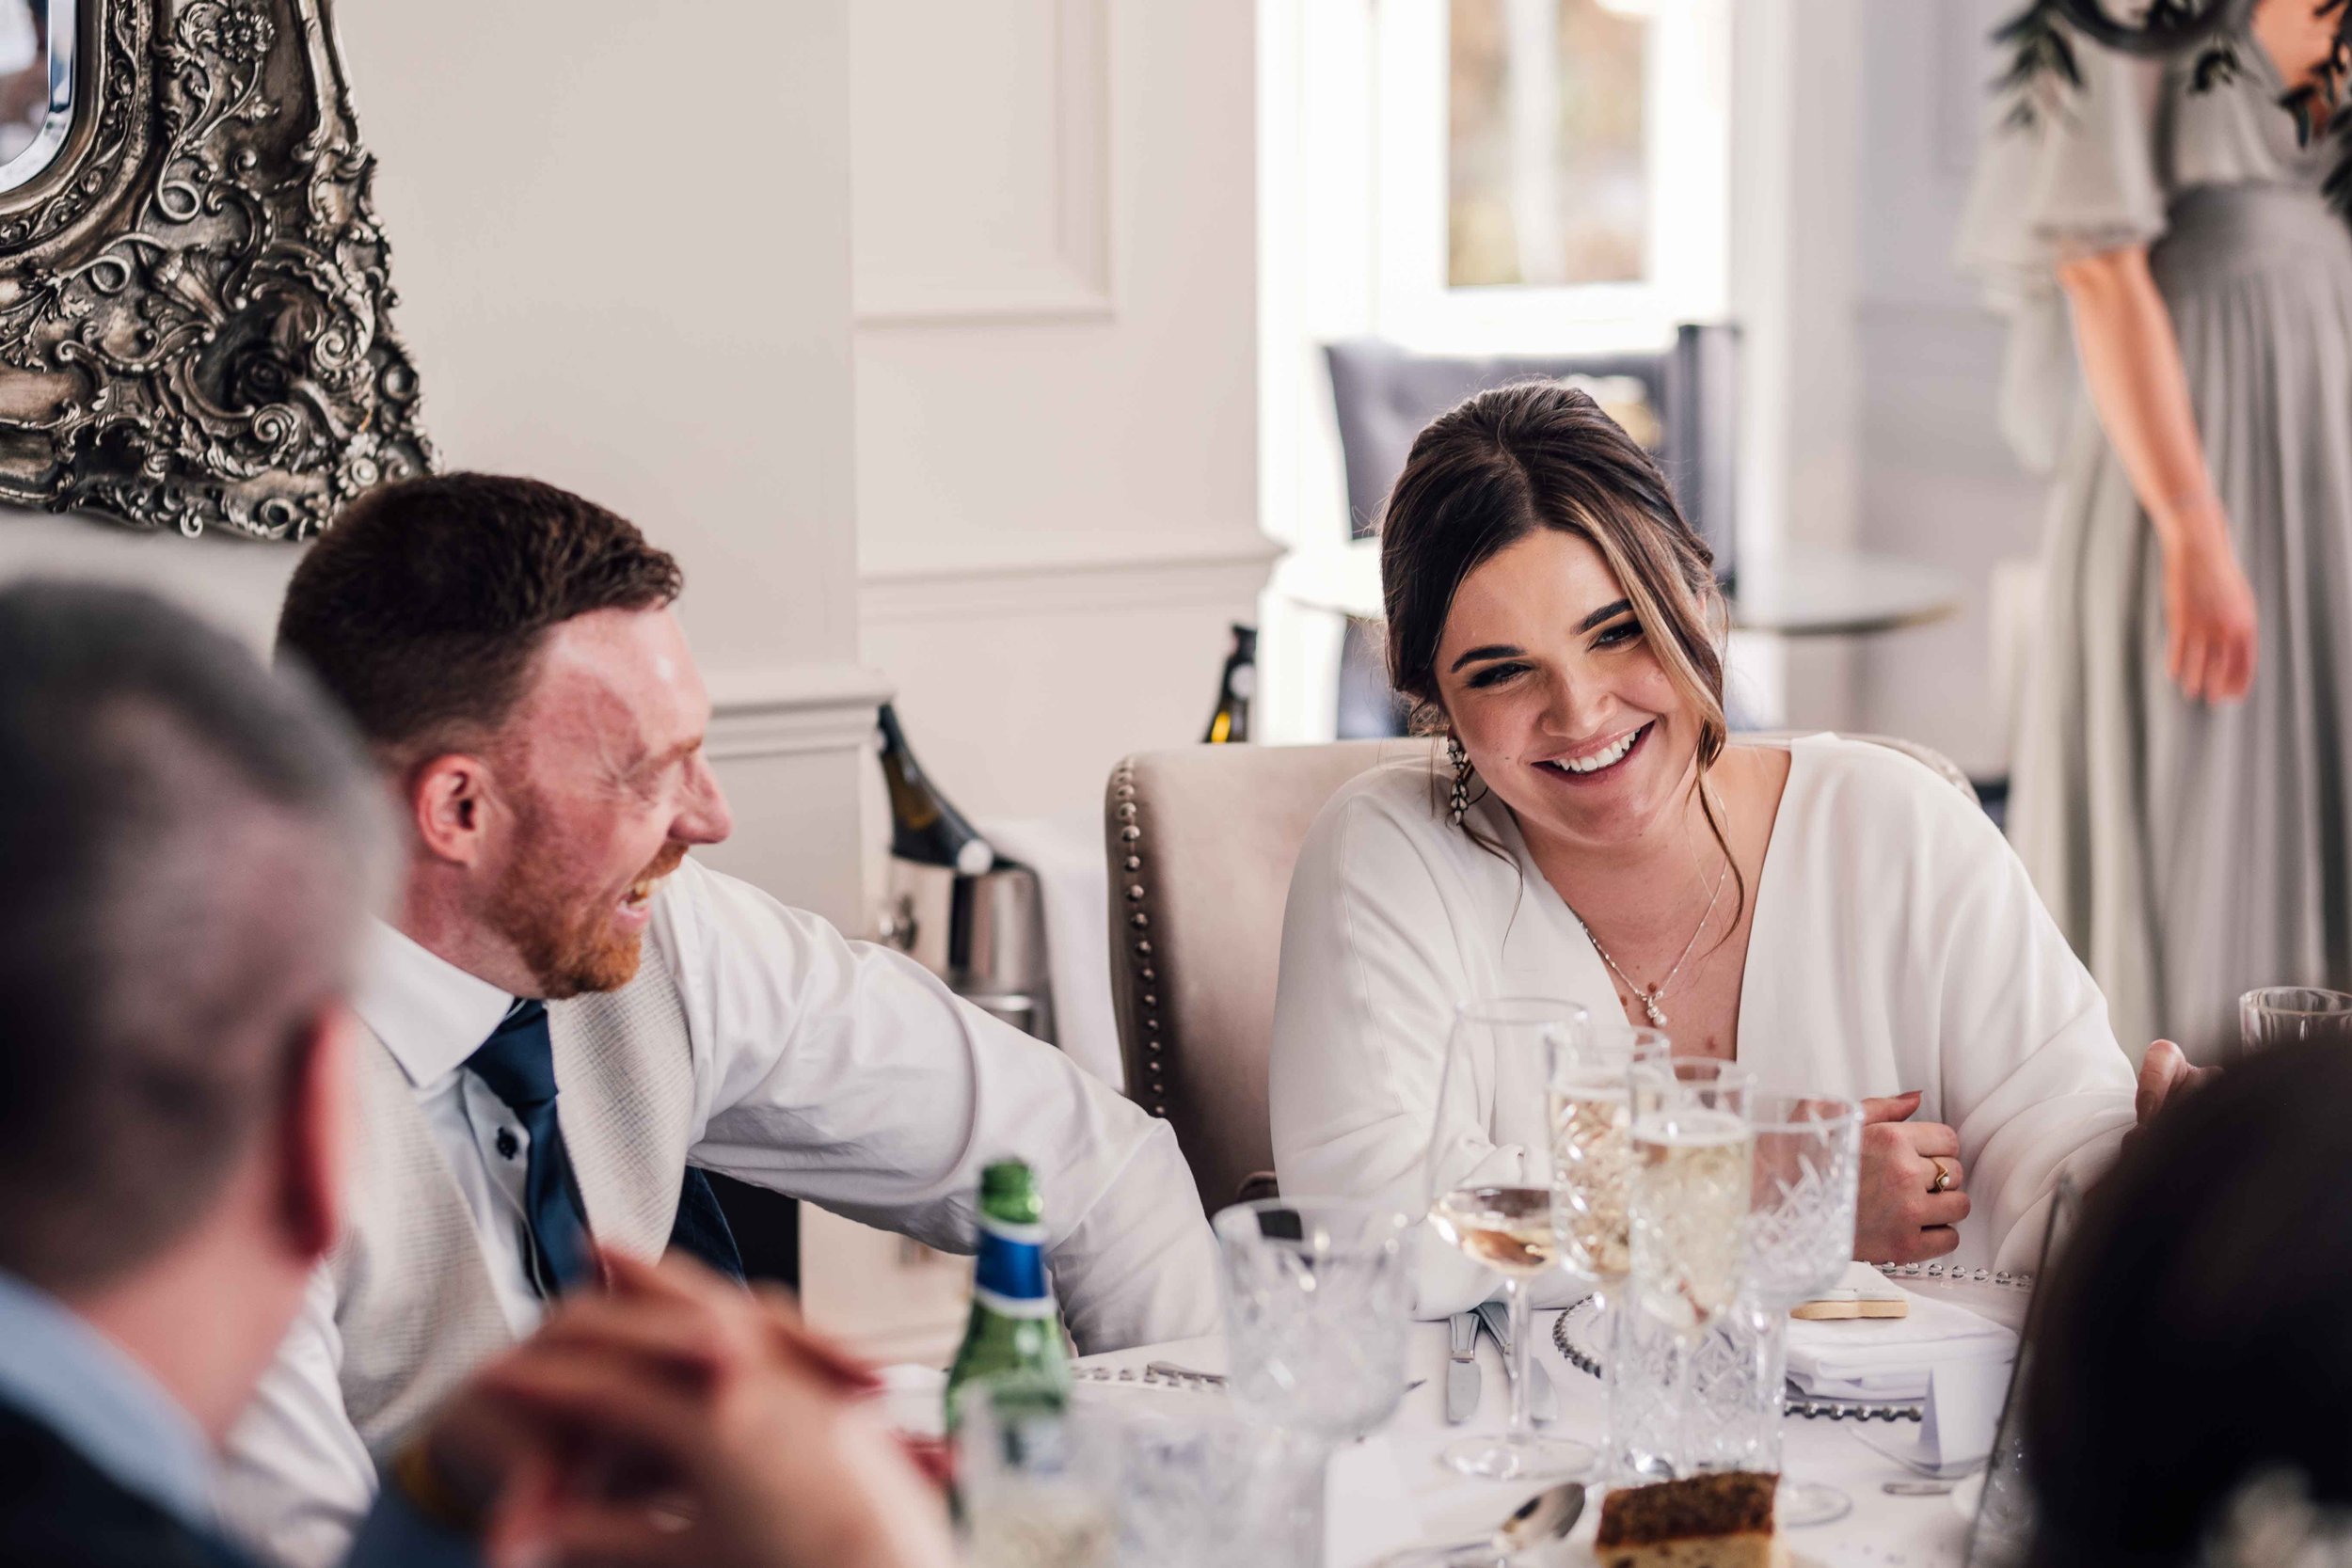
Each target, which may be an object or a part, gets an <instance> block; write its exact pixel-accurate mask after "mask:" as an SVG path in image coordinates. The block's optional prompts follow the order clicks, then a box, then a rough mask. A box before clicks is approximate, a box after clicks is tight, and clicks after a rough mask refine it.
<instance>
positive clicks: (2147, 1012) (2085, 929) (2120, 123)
mask: <svg viewBox="0 0 2352 1568" xmlns="http://www.w3.org/2000/svg"><path fill="white" fill-rule="evenodd" d="M2076 50H2077V58H2078V59H2079V61H2080V64H2081V68H2082V73H2083V81H2082V83H2081V84H2080V85H2079V86H2063V87H2058V89H2057V90H2056V91H2055V92H2052V93H2051V96H2048V97H2046V98H2044V99H2043V100H2042V111H2041V112H2040V113H2038V114H2036V115H2035V116H2034V118H2033V121H2032V123H2031V124H2029V125H2020V124H2016V123H2014V122H2012V121H2011V120H2010V118H2009V116H2008V110H2009V108H2010V106H2011V105H2009V104H1995V105H1994V110H1993V113H1992V115H1991V118H1990V119H1989V121H1988V128H1987V131H1986V134H1985V141H1984V145H1983V149H1982V152H1981V155H1980V158H1979V164H1978V167H1977V171H1976V182H1975V185H1974V188H1973V189H1972V191H1971V194H1970V198H1969V202H1968V208H1967V212H1966V214H1965V216H1964V217H1963V223H1962V228H1961V237H1960V245H1959V260H1960V262H1961V265H1962V266H1963V269H1964V270H1966V271H1968V272H1970V273H1971V274H1973V275H1974V276H1975V277H1978V278H1979V280H1980V281H1981V282H1982V283H1983V285H1984V286H1985V288H1986V291H1987V293H1988V295H1989V297H1990V298H1991V299H1992V300H1993V302H1994V304H1995V305H1996V306H1997V307H1999V308H2001V309H2004V310H2006V311H2007V312H2009V314H2010V317H2011V320H2012V328H2011V339H2010V359H2009V364H2008V367H2007V370H2006V372H2005V377H2004V386H2003V389H2002V410H2001V412H2002V420H2003V426H2004V429H2005V431H2006V432H2007V434H2008V435H2009V436H2010V441H2011V442H2012V444H2013V445H2015V446H2016V447H2017V448H2018V450H2019V451H2020V454H2021V455H2023V456H2025V457H2026V459H2027V461H2028V462H2029V463H2033V464H2036V465H2037V466H2042V465H2054V487H2053V493H2052V497H2051V502H2050V513H2049V518H2048V523H2047V530H2046V533H2045V536H2044V555H2043V565H2044V574H2043V582H2044V594H2045V598H2044V603H2043V614H2042V617H2041V621H2040V626H2039V628H2038V634H2037V635H2038V643H2037V646H2036V647H2035V649H2034V650H2033V657H2032V659H2031V661H2030V663H2029V665H2028V670H2029V673H2028V675H2027V679H2026V697H2025V700H2024V704H2023V707H2022V711H2021V712H2020V714H2019V716H2018V733H2017V736H2016V751H2015V759H2014V766H2013V774H2012V778H2013V783H2012V789H2011V796H2010V837H2011V839H2012V841H2013V842H2014V844H2015V845H2016V847H2017V851H2018V853H2019V855H2020V856H2022V857H2023V858H2024V860H2025V862H2026V867H2027V869H2028V870H2029V871H2030V872H2031V873H2032V876H2033V879H2034V883H2035V886H2036V887H2037V888H2038V889H2039V890H2040V891H2041V894H2042V899H2043V901H2044V902H2045V903H2046V904H2047V905H2048V906H2049V909H2050V912H2051V914H2052V915H2053V916H2054V917H2056V919H2057V921H2058V926H2059V927H2060V928H2061V929H2062V930H2063V931H2064V932H2065V934H2066V936H2067V939H2068V941H2069V942H2072V944H2073V945H2074V950H2075V952H2076V953H2078V954H2079V955H2081V957H2082V958H2083V959H2084V961H2085V962H2086V963H2087V964H2088V965H2089V966H2090V972H2091V974H2092V975H2093V976H2094V977H2095V978H2096V979H2097V980H2098V982H2099V985H2100V988H2101V990H2104V991H2105V992H2106V997H2107V1004H2108V1007H2109V1010H2110V1012H2111V1014H2112V1015H2113V1020H2114V1024H2115V1031H2116V1035H2117V1037H2119V1038H2120V1039H2122V1041H2123V1043H2124V1045H2125V1046H2126V1048H2127V1049H2129V1050H2130V1051H2132V1052H2133V1053H2135V1054H2137V1053H2138V1052H2139V1051H2140V1050H2141V1049H2142V1048H2144V1047H2145V1046H2146V1044H2147V1042H2148V1041H2149V1040H2150V1039H2152V1038H2155V1037H2169V1038H2173V1039H2177V1040H2179V1041H2180V1042H2181V1044H2182V1045H2183V1047H2184V1048H2185V1049H2186V1050H2187V1051H2188V1053H2189V1054H2190V1055H2191V1057H2192V1058H2194V1059H2197V1060H2200V1061H2207V1062H2210V1061H2215V1060H2218V1059H2222V1058H2224V1057H2226V1056H2227V1055H2228V1054H2230V1053H2231V1052H2232V1050H2233V1048H2234V1041H2235V1039H2236V1036H2237V1024H2236V1005H2237V997H2238V995H2239V994H2240V993H2241V992H2243V991H2245V990H2249V989H2251V988H2252V987H2255V986H2264V985H2323V986H2330V987H2334V988H2337V989H2345V990H2352V842H2348V841H2347V822H2346V815H2345V814H2346V808H2347V799H2346V788H2347V780H2348V779H2352V712H2347V707H2348V706H2352V658H2348V657H2347V655H2352V229H2347V228H2346V226H2345V223H2344V219H2343V218H2342V217H2340V216H2339V215H2338V214H2334V213H2333V212H2331V211H2329V209H2328V205H2327V203H2326V202H2325V201H2324V200H2323V198H2321V196H2320V194H2319V188H2320V183H2321V182H2322V180H2323V179H2324V178H2325V177H2326V175H2327V172H2328V168H2329V167H2330V166H2332V164H2333V163H2334V160H2335V156H2336V152H2335V150H2334V148H2333V147H2332V146H2331V145H2329V144H2328V143H2327V142H2325V141H2324V140H2323V141H2322V142H2320V143H2319V144H2318V145H2315V146H2314V147H2313V148H2312V149H2309V150H2306V149H2303V148H2299V147H2298V146H2297V145H2296V135H2295V124H2294V121H2293V119H2291V118H2290V117H2289V115H2288V114H2287V113H2286V111H2284V110H2283V109H2280V107H2279V106H2278V97H2279V94H2280V91H2281V90H2282V88H2281V87H2280V82H2279V79H2278V75H2277V72H2276V70H2275V68H2274V67H2273V66H2272V65H2271V62H2270V60H2269V58H2268V56H2267V55H2265V53H2264V51H2263V50H2262V48H2261V46H2260V45H2259V44H2258V43H2257V42H2255V40H2253V39H2251V38H2250V37H2249V38H2244V39H2241V40H2239V44H2238V48H2237V55H2238V57H2239V59H2240V60H2241V62H2243V70H2242V71H2241V72H2240V73H2239V74H2238V75H2237V76H2236V77H2234V78H2233V79H2231V80H2228V81H2225V82H2222V83H2219V84H2217V85H2216V86H2214V87H2209V88H2208V89H2207V90H2204V91H2196V90H2193V88H2192V86H2191V82H2190V78H2189V72H2190V71H2191V70H2192V69H2193V65H2194V62H2193V60H2192V59H2190V58H2186V57H2185V58H2183V59H2180V60H2178V61H2173V62H2158V61H2146V60H2137V59H2131V58H2127V57H2124V56H2122V55H2117V54H2115V53H2112V52H2110V51H2108V50H2106V49H2103V48H2101V47H2100V46H2098V45H2096V44H2093V43H2091V42H2090V41H2089V40H2083V39H2079V38H2078V39H2077V40H2076ZM2042 90H2043V91H2045V92H2050V91H2051V88H2050V85H2049V84H2047V83H2046V82H2045V84H2044V87H2043V88H2042ZM2133 244H2145V245H2149V246H2150V264H2151V269H2152V271H2153V274H2154V277H2155V280H2156V284H2157V287H2158V289H2159V290H2160V291H2161V292H2162V293H2163V295H2164V300H2165V303H2166V305H2167V307H2168V308H2169V310H2170V313H2171V317H2172V323H2173V327H2174V331H2175V333H2176V334H2177V336H2178V338H2179V340H2180V347H2181V357H2182V360H2183V363H2184V364H2185V368H2186V370H2187V372H2188V388H2189V395H2190V399H2191V402H2192V404H2193V406H2194V410H2195V415H2196V420H2197V429H2198V433H2199V435H2200V436H2201V438H2202V441H2203V444H2204V449H2205V456H2206V461H2207V463H2208V465H2209V467H2211V470H2212V473H2213V478H2214V483H2215V484H2216V486H2217V489H2218V491H2219V494H2220V497H2221V500H2222V503H2223V505H2224V506H2225V507H2226V508H2227V509H2228V512H2229V516H2230V527H2231V531H2232V534H2233V538H2234V540H2235V544H2236V549H2237V554H2238V560H2239V561H2240V562H2241V563H2242V564H2243V565H2244V567H2245V570H2246V575H2247V577H2248V578H2249V581H2250V582H2251V584H2252V586H2253V591H2254V596H2255V599H2256V600H2257V602H2258V604H2259V607H2260V609H2259V613H2260V617H2261V631H2260V641H2259V644H2258V653H2257V658H2258V666H2257V669H2256V672H2255V676H2254V684H2253V689H2252V690H2251V692H2250V693H2249V696H2248V698H2247V700H2246V701H2245V702H2244V703H2243V704H2240V705H2234V706H2227V707H2209V706H2204V705H2197V704H2192V703H2190V702H2189V701H2187V700H2186V699H2185V698H2184V697H2183V696H2182V695H2181V693H2180V690H2179V689H2178V688H2176V687H2175V686H2173V685H2172V683H2171V682H2170V681H2169V680H2168V679H2167V678H2166V675H2165V669H2164V654H2165V617H2164V598H2163V590H2164V578H2163V564H2162V561H2161V558H2160V553H2159V551H2158V548H2157V544H2156V537H2155V533H2154V531H2153V527H2152V525H2151V524H2150V523H2149V521H2148V519H2147V517H2146V515H2144V514H2143V513H2142V511H2141V509H2140V506H2139V502H2138V500H2137V498H2136V496H2135V495H2134V493H2133V491H2132V487H2131V483H2130V482H2129V480H2128V479H2127V478H2126V477H2125V475H2124V472H2123V468H2122V464H2121V463H2120V462H2119V461H2118V460H2117V458H2116V456H2115V453H2114V451H2113V450H2112V449H2111V448H2110V447H2109V445H2108V443H2107V440H2106V436H2105V435H2104V434H2103V433H2102V432H2101V430H2100V427H2099V424H2098V420H2097V418H2096V416H2095V414H2094V413H2093V411H2092V409H2091V407H2090V400H2089V397H2088V395H2087V394H2086V393H2085V392H2083V391H2082V390H2081V389H2080V388H2079V385H2078V379H2077V378H2076V376H2075V375H2074V365H2073V344H2072V341H2071V338H2070V336H2069V325H2068V322H2067V317H2066V311H2065V304H2064V300H2063V298H2062V296H2061V295H2060V293H2058V280H2057V267H2058V262H2059V261H2061V260H2062V259H2063V258H2065V257H2067V256H2070V255H2079V254H2085V253H2091V252H2096V251H2099V250H2105V249H2111V248H2114V247H2117V246H2120V245H2133Z"/></svg>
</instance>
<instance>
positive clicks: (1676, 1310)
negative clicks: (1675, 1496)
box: [1627, 1056, 1756, 1471]
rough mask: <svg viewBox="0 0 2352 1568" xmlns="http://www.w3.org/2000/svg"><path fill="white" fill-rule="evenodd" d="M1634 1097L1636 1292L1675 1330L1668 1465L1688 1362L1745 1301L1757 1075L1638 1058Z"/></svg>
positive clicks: (1683, 1455) (1686, 1398) (1682, 1444)
mask: <svg viewBox="0 0 2352 1568" xmlns="http://www.w3.org/2000/svg"><path fill="white" fill-rule="evenodd" d="M1627 1076H1628V1081H1629V1085H1630V1088H1631V1094H1632V1100H1633V1125H1632V1131H1631V1137H1632V1143H1633V1178H1632V1182H1631V1186H1630V1194H1631V1196H1630V1200H1629V1203H1628V1205H1627V1217H1628V1220H1629V1226H1628V1230H1629V1235H1630V1242H1631V1244H1630V1245H1629V1248H1628V1253H1629V1261H1630V1263H1631V1270H1630V1273H1631V1276H1632V1281H1633V1288H1632V1294H1633V1297H1634V1299H1635V1301H1637V1302H1638V1303H1639V1304H1640V1307H1641V1309H1642V1310H1643V1311H1645V1312H1647V1313H1648V1314H1649V1315H1650V1316H1652V1317H1654V1318H1656V1319H1657V1320H1658V1321H1660V1322H1661V1323H1665V1324H1666V1325H1667V1326H1669V1327H1670V1328H1672V1329H1673V1330H1674V1331H1675V1336H1676V1340H1677V1352H1676V1354H1675V1357H1674V1372H1673V1386H1674V1390H1675V1394H1674V1406H1675V1409H1676V1411H1677V1417H1676V1421H1677V1436H1676V1439H1675V1447H1676V1448H1677V1450H1678V1452H1677V1454H1676V1455H1674V1456H1672V1459H1671V1463H1672V1464H1673V1466H1674V1468H1675V1469H1676V1470H1677V1471H1679V1470H1681V1469H1682V1468H1684V1467H1685V1466H1686V1465H1687V1463H1688V1460H1687V1456H1688V1455H1690V1454H1692V1453H1693V1452H1695V1451H1696V1449H1695V1446H1694V1445H1693V1444H1692V1441H1691V1435H1690V1431H1689V1418H1690V1409H1691V1364H1692V1360H1693V1359H1694V1357H1695V1356H1696V1354H1697V1352H1698V1348H1699V1344H1700V1341H1701V1340H1702V1339H1703V1338H1705V1336H1706V1333H1707V1331H1708V1328H1710V1327H1711V1326H1713V1324H1714V1323H1715V1321H1716V1320H1717V1319H1718V1318H1721V1317H1722V1316H1723V1315H1724V1313H1726V1312H1728V1311H1730V1310H1731V1309H1732V1308H1733V1307H1735V1306H1736V1305H1738V1303H1739V1300H1740V1286H1741V1284H1742V1282H1743V1281H1744V1279H1745V1276H1746V1272H1747V1271H1746V1267H1745V1264H1746V1257H1745V1251H1744V1249H1745V1243H1746V1238H1747V1226H1748V1206H1749V1201H1750V1193H1751V1188H1752V1186H1753V1181H1754V1173H1753V1164H1754V1160H1755V1134H1754V1132H1752V1131H1751V1129H1750V1126H1749V1123H1748V1095H1749V1093H1750V1092H1751V1091H1752V1090H1753V1088H1754V1086H1755V1082H1756V1080H1755V1075H1754V1074H1753V1073H1751V1072H1749V1071H1748V1070H1747V1069H1744V1068H1741V1067H1738V1066H1735V1065H1734V1064H1732V1063H1730V1062H1721V1061H1715V1060H1713V1059H1711V1058H1707V1057H1698V1056H1685V1057H1677V1058H1674V1059H1672V1060H1668V1061H1663V1062H1657V1061H1652V1062H1640V1063H1636V1064H1635V1065H1634V1067H1633V1068H1632V1069H1630V1070H1629V1073H1628V1075H1627Z"/></svg>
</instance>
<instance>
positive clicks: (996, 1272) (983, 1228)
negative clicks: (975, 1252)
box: [947, 1160, 1070, 1432]
mask: <svg viewBox="0 0 2352 1568" xmlns="http://www.w3.org/2000/svg"><path fill="white" fill-rule="evenodd" d="M1043 1212H1044V1208H1043V1205H1042V1204H1041V1203H1040V1202H1039V1200H1038V1192H1037V1177H1036V1176H1035V1175H1034V1174H1033V1173H1032V1172H1031V1171H1030V1169H1029V1167H1028V1166H1027V1165H1026V1164H1023V1163H1022V1162H1021V1161H1019V1160H1000V1161H998V1162H997V1163H996V1164H992V1165H990V1166H989V1167H988V1168H987V1169H986V1170H984V1171H982V1172H981V1173H980V1257H979V1267H978V1268H977V1270H976V1271H975V1273H974V1275H973V1281H972V1319H971V1322H970V1323H967V1324H966V1325H965V1327H964V1330H963V1345H962V1347H961V1349H959V1350H958V1351H957V1352H956V1362H955V1365H954V1366H953V1367H952V1368H950V1369H949V1370H948V1372H947V1430H948V1431H949V1432H953V1431H955V1430H956V1427H957V1424H958V1422H959V1421H960V1419H961V1414H962V1410H961V1406H962V1402H963V1395H964V1391H965V1390H966V1389H967V1388H969V1387H970V1386H972V1385H974V1384H977V1383H986V1384H988V1385H989V1386H990V1387H991V1388H992V1389H993V1390H994V1391H995V1394H996V1397H997V1398H998V1399H1000V1400H1003V1399H1018V1400H1021V1401H1023V1402H1035V1403H1037V1404H1039V1405H1043V1406H1050V1407H1051V1408H1054V1409H1059V1408H1060V1407H1061V1406H1062V1405H1063V1404H1065V1403H1067V1402H1068V1401H1069V1398H1070V1359H1069V1356H1068V1354H1066V1353H1065V1352H1064V1351H1063V1349H1062V1338H1061V1313H1060V1311H1059V1309H1058V1308H1057V1307H1056V1306H1055V1305H1054V1285H1053V1280H1052V1278H1051V1277H1050V1276H1049V1275H1047V1274H1046V1272H1045V1227H1044V1225H1043V1224H1042V1223H1041V1220H1042V1215H1043Z"/></svg>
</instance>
